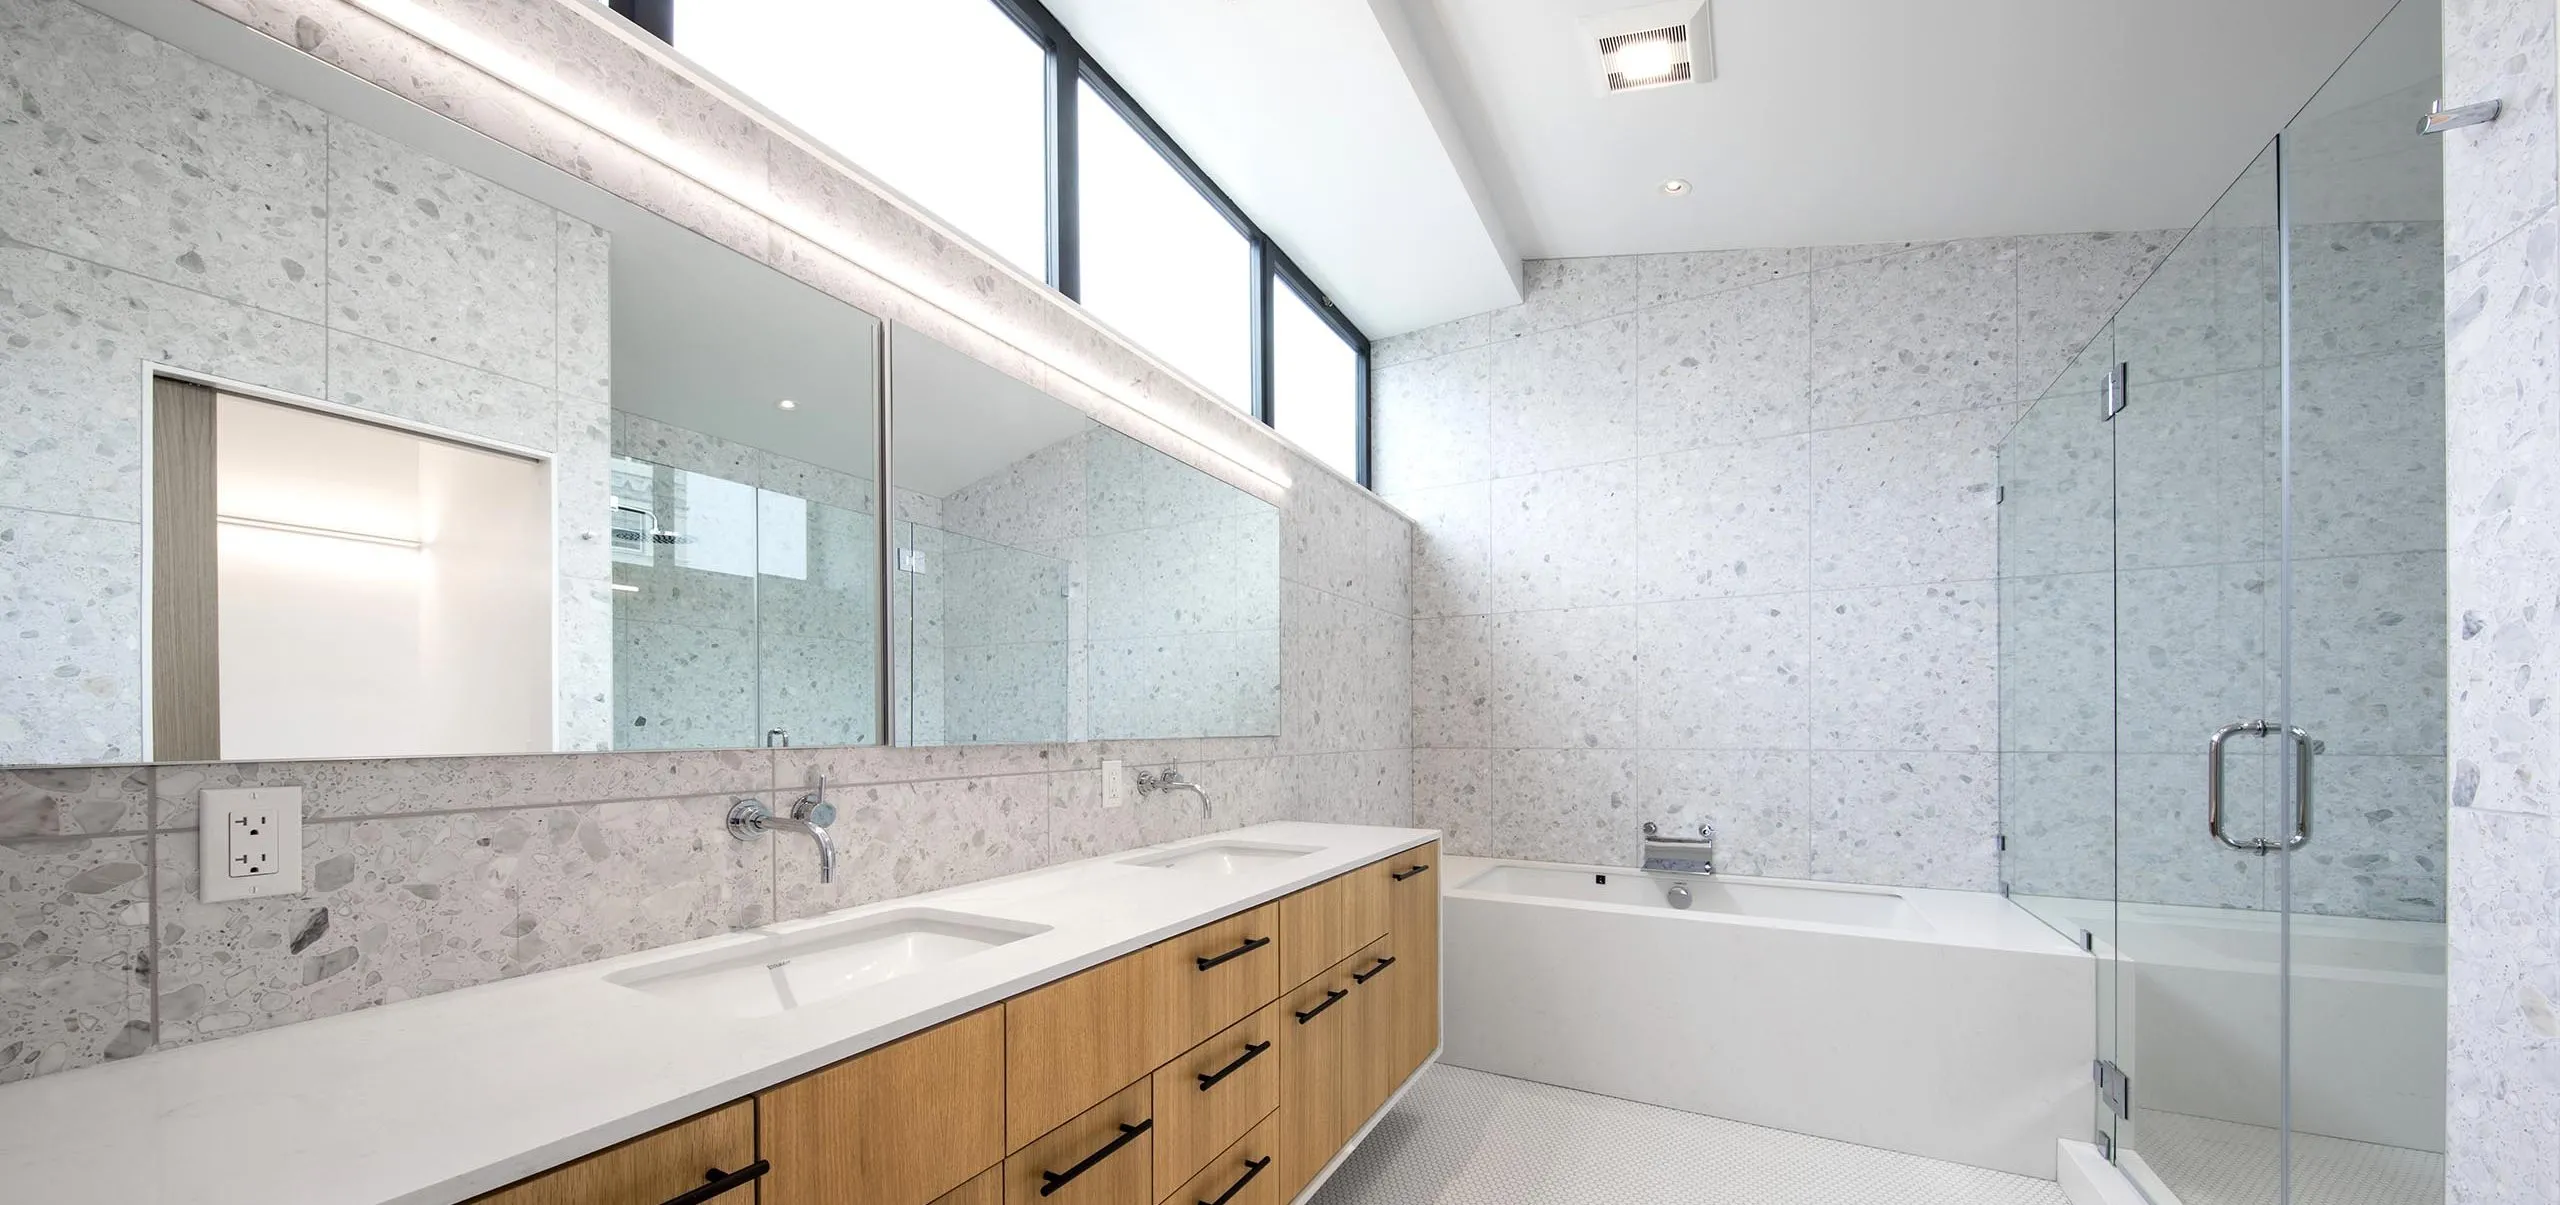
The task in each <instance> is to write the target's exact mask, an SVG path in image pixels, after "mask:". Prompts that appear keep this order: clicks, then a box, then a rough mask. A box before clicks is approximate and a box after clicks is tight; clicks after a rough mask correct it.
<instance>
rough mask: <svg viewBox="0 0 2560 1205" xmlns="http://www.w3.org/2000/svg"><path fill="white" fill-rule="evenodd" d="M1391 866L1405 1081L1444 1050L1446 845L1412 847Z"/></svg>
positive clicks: (1397, 1049)
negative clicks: (1443, 875)
mask: <svg viewBox="0 0 2560 1205" xmlns="http://www.w3.org/2000/svg"><path fill="white" fill-rule="evenodd" d="M1386 865H1387V871H1388V873H1387V932H1388V934H1389V936H1392V937H1393V938H1394V939H1395V942H1396V956H1397V957H1398V958H1400V959H1401V960H1402V961H1401V962H1400V963H1399V964H1398V970H1397V972H1396V975H1397V976H1399V978H1397V980H1396V982H1395V984H1394V986H1393V988H1392V989H1391V990H1390V991H1389V993H1388V994H1389V995H1390V996H1391V997H1392V998H1393V999H1394V1000H1395V1001H1396V1006H1395V1009H1394V1012H1395V1018H1396V1019H1395V1026H1396V1036H1395V1041H1394V1043H1393V1045H1392V1048H1391V1049H1392V1057H1391V1059H1390V1063H1391V1065H1392V1066H1393V1067H1394V1069H1395V1076H1394V1080H1393V1082H1394V1083H1397V1084H1401V1083H1403V1082H1404V1080H1405V1078H1406V1077H1408V1076H1410V1075H1412V1074H1413V1070H1414V1068H1416V1067H1420V1066H1421V1065H1422V1060H1424V1059H1427V1058H1430V1057H1431V1052H1432V1051H1434V1050H1437V1049H1439V1048H1440V843H1439V842H1437V841H1434V842H1431V843H1430V844H1428V845H1424V846H1420V847H1418V848H1415V849H1409V850H1406V851H1405V852H1403V853H1400V854H1397V855H1396V856H1395V857H1392V858H1389V859H1387V862H1386ZM1391 1090H1392V1089H1391Z"/></svg>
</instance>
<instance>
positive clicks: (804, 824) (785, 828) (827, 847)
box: [758, 816, 836, 883]
mask: <svg viewBox="0 0 2560 1205" xmlns="http://www.w3.org/2000/svg"><path fill="white" fill-rule="evenodd" d="M758 827H761V828H763V829H764V830H765V831H767V832H783V833H805V834H807V835H808V837H809V839H810V840H812V841H815V842H817V843H818V881H819V882H821V883H832V882H835V881H836V839H835V838H834V837H833V836H831V835H829V834H828V832H827V830H826V827H825V826H824V825H818V824H811V823H809V822H808V821H806V820H795V819H793V818H791V817H789V816H767V817H765V818H764V819H763V820H761V821H759V822H758Z"/></svg>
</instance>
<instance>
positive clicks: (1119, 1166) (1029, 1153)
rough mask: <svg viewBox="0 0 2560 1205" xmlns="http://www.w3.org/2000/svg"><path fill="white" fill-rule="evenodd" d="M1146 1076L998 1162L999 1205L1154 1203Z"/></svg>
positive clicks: (1149, 1091)
mask: <svg viewBox="0 0 2560 1205" xmlns="http://www.w3.org/2000/svg"><path fill="white" fill-rule="evenodd" d="M1153 1110H1154V1092H1153V1088H1152V1084H1151V1081H1150V1080H1144V1079H1142V1080H1139V1081H1138V1082H1137V1083H1134V1084H1131V1085H1129V1086H1128V1087H1127V1088H1125V1089H1122V1090H1121V1092H1120V1093H1119V1094H1118V1095H1116V1096H1113V1097H1112V1098H1111V1099H1109V1100H1106V1101H1104V1102H1102V1103H1101V1104H1098V1105H1095V1106H1094V1107H1092V1108H1090V1109H1087V1110H1085V1111H1084V1112H1083V1113H1081V1114H1078V1115H1077V1116H1075V1117H1074V1118H1072V1119H1070V1120H1069V1121H1068V1122H1067V1123H1066V1124H1065V1125H1062V1126H1059V1127H1058V1128H1057V1129H1054V1130H1051V1131H1049V1132H1048V1133H1046V1134H1043V1135H1041V1136H1040V1137H1039V1138H1037V1139H1035V1140H1033V1142H1032V1143H1031V1145H1029V1146H1026V1147H1023V1148H1022V1149H1021V1150H1020V1151H1017V1152H1015V1153H1014V1155H1013V1157H1012V1158H1010V1159H1007V1160H1005V1163H1004V1185H1005V1187H1004V1199H1005V1205H1155V1201H1156V1198H1155V1192H1154V1188H1155V1142H1154V1139H1155V1113H1154V1111H1153Z"/></svg>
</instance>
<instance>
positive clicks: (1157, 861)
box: [1121, 841, 1316, 874]
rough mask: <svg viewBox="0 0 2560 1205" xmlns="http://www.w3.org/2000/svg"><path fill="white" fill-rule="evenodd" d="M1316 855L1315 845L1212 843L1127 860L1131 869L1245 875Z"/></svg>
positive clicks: (1253, 842) (1250, 842)
mask: <svg viewBox="0 0 2560 1205" xmlns="http://www.w3.org/2000/svg"><path fill="white" fill-rule="evenodd" d="M1314 852H1316V847H1315V846H1312V845H1264V844H1262V843H1260V842H1256V841H1212V842H1210V843H1208V844H1206V845H1186V846H1183V847H1182V848H1180V849H1170V850H1164V851H1162V852H1159V853H1152V854H1146V855H1142V856H1140V857H1135V858H1123V859H1121V861H1123V862H1126V863H1128V864H1129V865H1131V866H1156V867H1161V868H1163V869H1166V870H1195V871H1200V872H1202V873H1206V874H1243V873H1245V872H1247V871H1252V870H1260V869H1262V868H1263V867H1265V866H1269V865H1271V864H1273V863H1275V862H1286V861H1288V860H1289V859H1291V858H1303V857H1305V856H1307V855H1308V854H1311V853H1314Z"/></svg>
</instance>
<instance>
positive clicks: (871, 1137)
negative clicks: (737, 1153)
mask: <svg viewBox="0 0 2560 1205" xmlns="http://www.w3.org/2000/svg"><path fill="white" fill-rule="evenodd" d="M1004 1016H1005V1010H1004V1006H1002V1005H996V1006H993V1007H990V1008H983V1009H980V1010H978V1011H977V1012H974V1013H971V1014H969V1015H968V1016H965V1017H962V1018H960V1019H958V1020H956V1021H948V1022H945V1023H943V1024H941V1025H938V1026H936V1027H934V1028H932V1029H928V1030H926V1031H924V1032H923V1033H919V1034H915V1035H913V1036H911V1037H906V1038H901V1039H899V1040H898V1041H895V1042H892V1043H890V1044H888V1045H886V1046H883V1047H880V1048H879V1049H877V1050H873V1051H869V1052H866V1053H864V1054H861V1055H857V1056H855V1057H853V1058H850V1059H847V1060H845V1061H844V1062H841V1063H838V1064H836V1065H835V1066H832V1067H829V1068H827V1069H825V1070H823V1071H818V1072H814V1073H812V1074H809V1075H804V1076H802V1077H800V1078H799V1079H796V1080H792V1081H791V1082H789V1083H786V1084H783V1085H781V1086H779V1087H775V1088H770V1089H767V1090H765V1091H763V1092H760V1093H757V1094H756V1104H757V1107H758V1109H759V1111H760V1115H759V1120H760V1122H761V1126H762V1131H763V1133H762V1149H763V1152H764V1157H765V1158H766V1159H768V1160H771V1161H772V1163H773V1170H772V1171H771V1172H768V1173H766V1175H765V1178H764V1189H763V1198H762V1200H761V1202H760V1203H759V1205H928V1203H929V1202H932V1201H934V1200H935V1199H936V1198H939V1197H941V1196H942V1195H943V1194H945V1193H948V1192H950V1191H952V1190H953V1189H954V1188H957V1187H960V1186H961V1185H964V1184H966V1183H968V1182H969V1180H970V1178H971V1177H972V1176H975V1175H977V1174H978V1173H979V1172H981V1171H983V1170H985V1169H986V1168H988V1167H991V1166H993V1165H995V1164H996V1163H997V1162H999V1161H1000V1160H1002V1159H1003V1158H1004V1154H1005V1152H1004V1075H1005V1063H1004V1043H1005V1029H1004ZM652 1205H654V1202H652Z"/></svg>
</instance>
